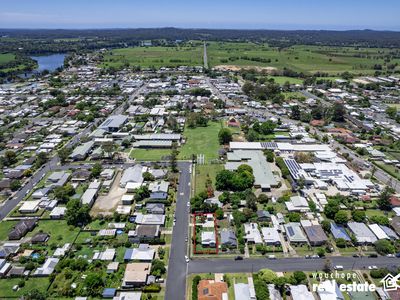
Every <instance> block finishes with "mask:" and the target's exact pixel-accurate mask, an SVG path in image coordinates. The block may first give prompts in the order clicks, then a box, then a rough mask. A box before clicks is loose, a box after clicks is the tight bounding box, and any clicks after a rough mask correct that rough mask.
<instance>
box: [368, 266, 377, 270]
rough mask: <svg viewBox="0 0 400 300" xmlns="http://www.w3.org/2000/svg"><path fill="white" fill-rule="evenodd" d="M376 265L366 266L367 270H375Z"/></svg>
mask: <svg viewBox="0 0 400 300" xmlns="http://www.w3.org/2000/svg"><path fill="white" fill-rule="evenodd" d="M377 269H378V267H377V266H368V270H377Z"/></svg>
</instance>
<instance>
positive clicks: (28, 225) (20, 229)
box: [8, 219, 37, 240]
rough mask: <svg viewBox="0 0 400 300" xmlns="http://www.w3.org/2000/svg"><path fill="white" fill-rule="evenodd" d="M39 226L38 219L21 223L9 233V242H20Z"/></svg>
mask: <svg viewBox="0 0 400 300" xmlns="http://www.w3.org/2000/svg"><path fill="white" fill-rule="evenodd" d="M36 224H37V219H25V220H21V221H19V222H18V223H17V224H16V225H15V226H14V228H13V229H12V230H11V231H10V232H9V233H8V239H9V240H19V239H21V238H22V237H24V236H25V234H27V233H28V232H29V231H32V230H33V228H35V226H36Z"/></svg>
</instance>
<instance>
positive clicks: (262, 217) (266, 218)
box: [257, 210, 271, 222]
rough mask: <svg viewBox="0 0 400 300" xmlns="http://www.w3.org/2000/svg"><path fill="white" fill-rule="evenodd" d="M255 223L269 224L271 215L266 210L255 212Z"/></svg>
mask: <svg viewBox="0 0 400 300" xmlns="http://www.w3.org/2000/svg"><path fill="white" fill-rule="evenodd" d="M257 221H258V222H270V221H271V214H270V213H269V212H268V211H266V210H258V211H257Z"/></svg>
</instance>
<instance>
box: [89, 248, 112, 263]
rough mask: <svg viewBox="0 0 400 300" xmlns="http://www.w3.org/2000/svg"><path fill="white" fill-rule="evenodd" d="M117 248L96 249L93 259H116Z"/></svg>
mask: <svg viewBox="0 0 400 300" xmlns="http://www.w3.org/2000/svg"><path fill="white" fill-rule="evenodd" d="M114 257H115V249H106V250H105V251H95V252H94V254H93V260H103V261H111V260H114Z"/></svg>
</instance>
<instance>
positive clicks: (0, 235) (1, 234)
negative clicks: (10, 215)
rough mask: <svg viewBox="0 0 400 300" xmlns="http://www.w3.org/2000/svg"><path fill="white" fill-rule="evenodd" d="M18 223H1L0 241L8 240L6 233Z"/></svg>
mask: <svg viewBox="0 0 400 300" xmlns="http://www.w3.org/2000/svg"><path fill="white" fill-rule="evenodd" d="M17 223H18V221H3V222H1V223H0V241H5V240H8V233H9V232H10V231H11V229H12V228H13V227H14V225H15V224H17Z"/></svg>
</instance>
